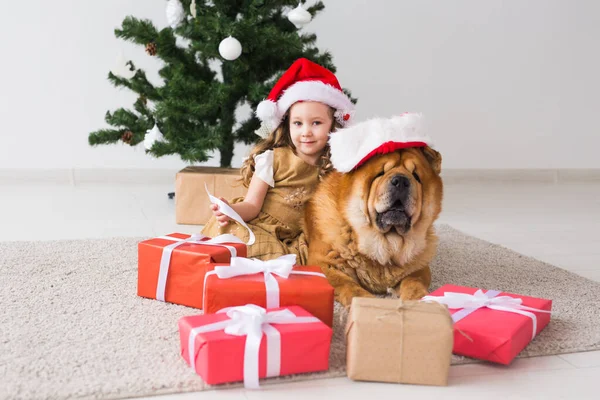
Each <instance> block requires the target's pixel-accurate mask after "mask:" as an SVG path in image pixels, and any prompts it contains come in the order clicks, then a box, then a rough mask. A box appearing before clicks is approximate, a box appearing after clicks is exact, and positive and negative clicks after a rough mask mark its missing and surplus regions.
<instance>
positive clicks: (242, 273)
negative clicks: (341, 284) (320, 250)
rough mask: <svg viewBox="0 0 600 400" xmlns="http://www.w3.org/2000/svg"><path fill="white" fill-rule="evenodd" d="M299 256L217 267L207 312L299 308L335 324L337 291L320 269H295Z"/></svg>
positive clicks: (207, 288) (208, 284)
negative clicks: (246, 306)
mask: <svg viewBox="0 0 600 400" xmlns="http://www.w3.org/2000/svg"><path fill="white" fill-rule="evenodd" d="M295 262H296V255H294V254H289V255H285V256H282V257H279V258H277V259H274V260H270V261H260V260H256V259H248V258H242V257H236V258H232V259H231V264H230V265H217V266H215V268H214V270H212V271H210V272H208V273H207V274H206V277H205V284H204V296H203V298H204V305H203V309H204V312H205V313H214V312H216V311H218V310H220V309H222V308H225V307H232V306H240V305H244V304H256V305H258V306H261V307H266V308H276V307H286V306H293V305H297V306H300V307H302V308H304V309H305V310H307V311H308V312H310V313H311V314H312V315H314V316H315V317H317V318H319V319H320V320H321V321H323V322H324V323H325V324H327V325H329V326H332V324H333V301H334V289H333V286H331V285H330V284H329V282H328V280H327V278H326V277H325V275H324V274H323V273H322V272H321V268H320V267H317V266H296V265H295Z"/></svg>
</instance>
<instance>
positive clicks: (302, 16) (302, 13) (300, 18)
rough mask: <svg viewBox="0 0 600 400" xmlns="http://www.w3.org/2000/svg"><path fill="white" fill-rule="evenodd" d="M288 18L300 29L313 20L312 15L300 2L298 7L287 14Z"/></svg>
mask: <svg viewBox="0 0 600 400" xmlns="http://www.w3.org/2000/svg"><path fill="white" fill-rule="evenodd" d="M287 17H288V19H289V20H290V22H291V23H292V24H294V26H296V28H298V29H300V28H302V27H303V26H304V25H306V24H308V23H309V22H310V21H311V20H312V15H310V13H309V12H308V11H306V10H305V9H304V8H303V7H302V4H300V3H298V7H296V8H294V9H293V10H292V11H290V12H289V13H288V15H287Z"/></svg>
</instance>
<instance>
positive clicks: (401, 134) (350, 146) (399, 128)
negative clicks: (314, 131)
mask: <svg viewBox="0 0 600 400" xmlns="http://www.w3.org/2000/svg"><path fill="white" fill-rule="evenodd" d="M422 124H423V118H422V116H421V114H417V113H404V114H401V115H399V116H395V117H392V118H373V119H370V120H368V121H364V122H361V123H359V124H355V125H353V126H351V127H348V128H344V129H338V130H337V131H336V132H332V133H331V134H330V136H329V146H330V147H331V163H332V164H333V167H334V168H335V169H336V170H338V171H339V172H349V171H352V170H353V169H355V168H358V167H359V166H360V165H362V164H364V163H365V162H366V161H367V160H369V159H370V158H372V157H374V156H376V155H377V154H386V153H391V152H393V151H396V150H398V149H404V148H407V147H424V146H432V145H433V143H432V141H431V139H430V138H429V137H428V136H427V135H426V134H425V133H424V132H423V127H422Z"/></svg>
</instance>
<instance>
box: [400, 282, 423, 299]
mask: <svg viewBox="0 0 600 400" xmlns="http://www.w3.org/2000/svg"><path fill="white" fill-rule="evenodd" d="M428 294H429V292H428V291H427V289H425V288H424V287H422V286H417V285H411V286H404V287H403V288H402V289H401V290H400V299H402V300H420V299H422V298H423V296H427V295H428Z"/></svg>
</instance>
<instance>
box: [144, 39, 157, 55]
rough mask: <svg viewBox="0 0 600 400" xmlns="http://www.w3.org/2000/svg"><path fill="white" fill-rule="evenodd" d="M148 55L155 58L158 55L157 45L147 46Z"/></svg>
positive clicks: (152, 43) (151, 43)
mask: <svg viewBox="0 0 600 400" xmlns="http://www.w3.org/2000/svg"><path fill="white" fill-rule="evenodd" d="M146 53H148V54H150V55H151V56H155V55H156V43H154V42H150V43H148V44H147V45H146Z"/></svg>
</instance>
